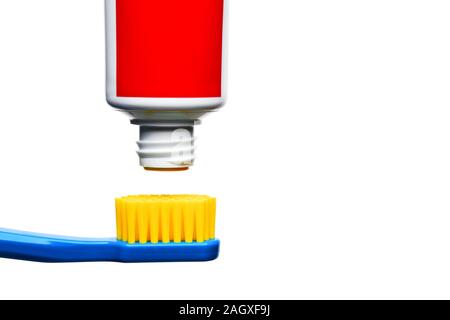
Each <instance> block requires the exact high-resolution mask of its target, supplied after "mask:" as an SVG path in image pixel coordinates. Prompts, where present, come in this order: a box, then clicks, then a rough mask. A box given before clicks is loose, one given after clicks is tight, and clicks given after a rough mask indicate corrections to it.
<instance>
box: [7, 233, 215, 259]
mask: <svg viewBox="0 0 450 320" xmlns="http://www.w3.org/2000/svg"><path fill="white" fill-rule="evenodd" d="M219 247H220V242H219V240H208V241H205V242H202V243H197V242H193V243H157V244H152V243H148V244H128V243H126V242H122V241H117V240H116V239H81V238H70V237H59V236H50V235H42V234H36V233H27V232H19V231H13V230H5V229H0V258H9V259H18V260H28V261H38V262H89V261H116V262H175V261H177V262H181V261H210V260H214V259H216V258H217V256H218V255H219Z"/></svg>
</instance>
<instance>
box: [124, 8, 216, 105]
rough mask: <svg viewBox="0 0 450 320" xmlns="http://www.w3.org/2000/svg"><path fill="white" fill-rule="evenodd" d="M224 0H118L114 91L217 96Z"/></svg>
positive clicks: (160, 95) (133, 94) (142, 94)
mask: <svg viewBox="0 0 450 320" xmlns="http://www.w3.org/2000/svg"><path fill="white" fill-rule="evenodd" d="M223 1H224V0H116V23H117V95H118V96H119V97H142V98H201V97H220V96H221V95H222V94H221V88H222V30H223Z"/></svg>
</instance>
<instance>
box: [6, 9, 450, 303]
mask: <svg viewBox="0 0 450 320" xmlns="http://www.w3.org/2000/svg"><path fill="white" fill-rule="evenodd" d="M230 13H231V19H230V61H229V62H230V69H229V71H230V77H229V102H228V105H227V106H226V107H225V108H224V109H223V110H221V111H220V112H218V113H217V114H214V115H212V116H210V117H208V118H206V119H205V121H204V124H203V125H202V126H201V127H199V128H198V132H197V133H198V136H199V146H198V147H199V148H198V161H197V163H196V165H195V167H194V168H193V169H192V170H191V171H190V172H186V173H173V174H169V173H146V172H144V171H143V170H142V169H141V168H140V167H139V165H138V159H137V155H136V154H135V150H136V146H135V140H136V139H137V135H138V134H137V128H136V127H133V126H131V125H130V124H129V123H128V120H127V119H126V117H125V116H123V115H121V114H120V113H118V112H114V111H113V110H112V109H111V108H109V107H108V106H107V104H106V102H105V101H104V68H105V67H104V27H103V21H104V20H103V19H104V18H103V1H100V0H97V1H92V0H77V1H75V0H63V1H62V0H38V1H36V0H2V1H0V104H1V110H2V114H1V117H0V145H1V156H0V193H1V205H0V226H1V227H5V228H14V229H21V230H30V231H37V232H46V233H56V234H65V235H78V236H98V237H102V236H113V235H114V233H115V230H114V228H115V226H114V224H115V219H114V197H116V196H121V195H127V194H134V193H178V192H180V193H185V192H189V193H208V194H211V195H215V196H217V197H218V221H217V228H218V236H219V237H220V239H221V240H222V252H221V256H220V258H219V260H217V261H215V262H211V263H190V264H141V265H122V264H114V263H93V264H66V265H48V264H37V263H29V262H19V261H10V260H0V298H149V299H150V298H153V299H154V298H159V299H171V298H182V299H197V298H203V299H205V298H209V299H215V298H237V299H240V298H255V299H260V298H275V299H277V298H297V299H300V298H307V299H315V298H343V299H348V298H360V299H366V298H387V299H389V298H450V272H449V270H450V231H449V230H450V198H449V192H450V126H449V121H450V108H449V107H450V41H449V39H450V19H449V16H450V2H449V1H444V0H443V1H434V0H426V1H425V0H422V1H414V0H404V1H401V0H373V1H367V0H366V1H362V0H353V1H350V0H342V1H335V0H329V1H325V0H315V1H300V0H270V1H269V0H239V1H232V3H231V12H230Z"/></svg>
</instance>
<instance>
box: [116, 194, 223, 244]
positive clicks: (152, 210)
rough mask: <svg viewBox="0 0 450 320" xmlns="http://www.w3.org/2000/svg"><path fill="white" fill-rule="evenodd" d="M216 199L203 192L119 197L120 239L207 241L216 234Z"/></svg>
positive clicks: (134, 240) (164, 241) (132, 240)
mask: <svg viewBox="0 0 450 320" xmlns="http://www.w3.org/2000/svg"><path fill="white" fill-rule="evenodd" d="M215 214H216V199H215V198H212V197H209V196H200V195H139V196H128V197H123V198H118V199H116V221H117V239H118V240H122V241H126V242H128V243H130V244H134V243H136V242H139V243H141V244H145V243H148V242H151V243H158V242H162V243H169V242H174V243H180V242H187V243H190V242H193V241H196V242H204V241H207V240H211V239H214V237H215Z"/></svg>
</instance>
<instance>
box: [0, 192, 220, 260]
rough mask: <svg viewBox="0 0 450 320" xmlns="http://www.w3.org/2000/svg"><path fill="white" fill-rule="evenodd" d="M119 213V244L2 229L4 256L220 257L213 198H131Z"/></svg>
mask: <svg viewBox="0 0 450 320" xmlns="http://www.w3.org/2000/svg"><path fill="white" fill-rule="evenodd" d="M116 213H117V239H113V238H110V239H108V238H107V239H88V238H74V237H64V236H52V235H45V234H37V233H30V232H20V231H14V230H8V229H0V257H1V258H9V259H18V260H28V261H37V262H92V261H114V262H177V261H179V262H181V261H210V260H214V259H216V258H217V257H218V254H219V246H220V242H219V240H216V239H215V238H214V233H215V230H214V229H215V199H214V198H211V197H207V196H188V195H179V196H130V197H124V198H120V199H116Z"/></svg>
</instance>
